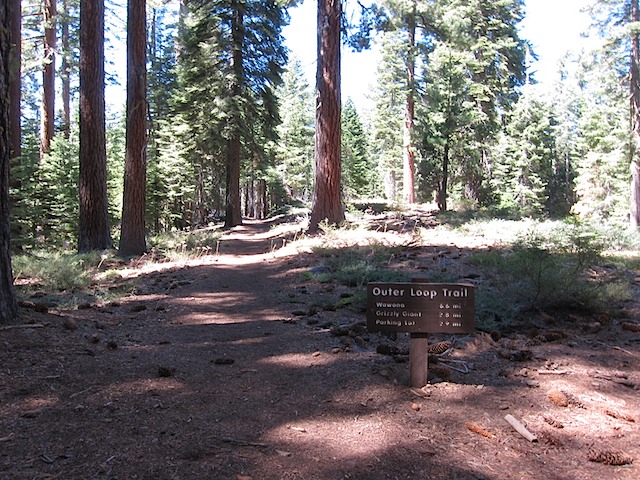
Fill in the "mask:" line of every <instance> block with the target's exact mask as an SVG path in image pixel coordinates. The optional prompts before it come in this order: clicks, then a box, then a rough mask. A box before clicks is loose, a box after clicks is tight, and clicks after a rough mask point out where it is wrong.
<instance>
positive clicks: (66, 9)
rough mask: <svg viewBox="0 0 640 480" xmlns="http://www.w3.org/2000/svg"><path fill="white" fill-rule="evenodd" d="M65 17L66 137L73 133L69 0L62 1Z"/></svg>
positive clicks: (61, 75) (63, 70)
mask: <svg viewBox="0 0 640 480" xmlns="http://www.w3.org/2000/svg"><path fill="white" fill-rule="evenodd" d="M62 9H63V10H64V11H63V13H62V14H63V19H62V21H61V22H60V23H61V37H62V38H61V39H60V42H61V43H62V62H61V63H62V64H61V66H60V71H61V74H60V80H61V83H62V128H61V130H62V134H63V135H64V137H65V138H67V139H68V138H69V135H70V134H71V77H70V75H71V67H70V65H69V56H70V55H71V50H70V45H69V0H63V2H62Z"/></svg>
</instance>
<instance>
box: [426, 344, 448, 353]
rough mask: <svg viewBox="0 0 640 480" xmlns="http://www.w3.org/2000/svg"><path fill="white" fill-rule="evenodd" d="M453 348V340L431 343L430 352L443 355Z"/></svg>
mask: <svg viewBox="0 0 640 480" xmlns="http://www.w3.org/2000/svg"><path fill="white" fill-rule="evenodd" d="M450 348H451V342H437V343H434V344H432V345H429V348H428V350H427V351H428V352H429V353H432V354H434V355H441V354H443V353H444V352H446V351H447V350H449V349H450Z"/></svg>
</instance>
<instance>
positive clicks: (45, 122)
mask: <svg viewBox="0 0 640 480" xmlns="http://www.w3.org/2000/svg"><path fill="white" fill-rule="evenodd" d="M56 13H57V12H56V0H44V25H45V27H44V68H43V73H42V115H41V121H42V125H41V127H40V158H43V157H44V155H45V154H47V153H48V152H49V149H50V148H51V140H53V133H54V128H53V127H54V123H55V98H56V62H55V58H56V57H55V49H56Z"/></svg>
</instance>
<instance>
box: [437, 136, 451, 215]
mask: <svg viewBox="0 0 640 480" xmlns="http://www.w3.org/2000/svg"><path fill="white" fill-rule="evenodd" d="M441 175H442V177H441V178H440V184H439V185H438V210H440V211H441V212H446V211H447V196H448V189H449V140H447V141H446V142H445V144H444V152H443V154H442V172H441Z"/></svg>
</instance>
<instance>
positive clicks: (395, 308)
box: [367, 283, 475, 333]
mask: <svg viewBox="0 0 640 480" xmlns="http://www.w3.org/2000/svg"><path fill="white" fill-rule="evenodd" d="M474 320H475V310H474V286H473V285H470V284H465V283H455V284H446V283H370V284H369V285H368V286H367V328H368V329H369V331H371V332H375V331H378V332H412V333H471V332H473V328H474Z"/></svg>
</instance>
